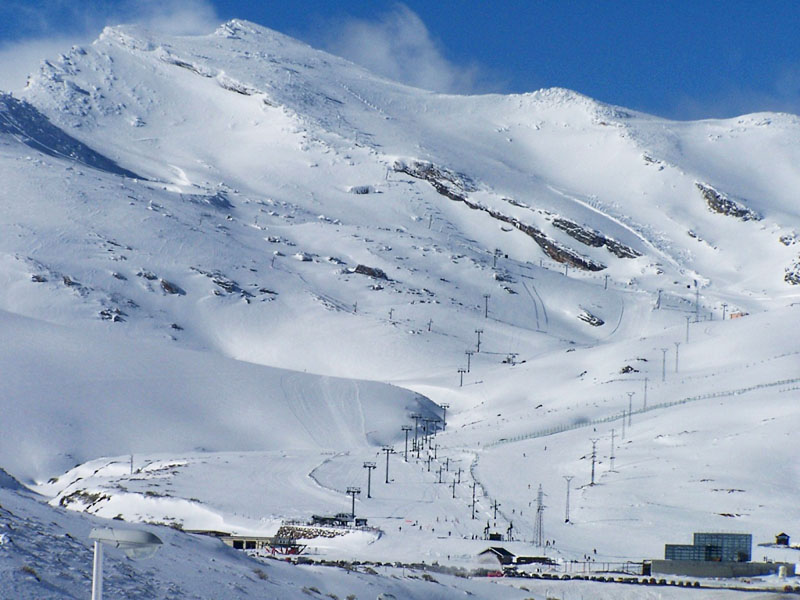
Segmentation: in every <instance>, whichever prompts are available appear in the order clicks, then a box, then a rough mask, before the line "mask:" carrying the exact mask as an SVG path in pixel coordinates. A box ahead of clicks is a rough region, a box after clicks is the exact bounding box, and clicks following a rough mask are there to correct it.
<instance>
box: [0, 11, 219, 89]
mask: <svg viewBox="0 0 800 600" xmlns="http://www.w3.org/2000/svg"><path fill="white" fill-rule="evenodd" d="M11 10H14V11H19V12H18V14H19V15H20V16H23V17H24V20H25V22H26V23H28V24H29V25H30V26H31V27H35V33H34V34H32V37H27V38H23V39H20V40H16V41H13V42H9V43H6V44H3V45H0V90H4V91H12V92H13V91H16V90H19V89H21V88H23V87H24V86H25V83H26V81H27V77H28V75H29V74H31V73H34V72H35V71H36V70H37V69H38V67H39V64H40V63H41V61H42V60H44V59H47V58H54V57H55V56H57V55H58V54H62V53H64V52H66V51H67V50H69V49H70V47H72V46H73V45H75V44H78V45H80V44H88V43H90V42H91V41H92V40H94V39H96V38H97V36H98V35H99V34H100V31H102V29H103V27H105V26H106V25H119V24H121V23H137V24H140V25H142V26H144V27H146V28H148V29H150V30H153V31H157V32H162V33H166V34H169V35H189V34H202V33H209V32H211V31H213V30H214V29H215V28H216V27H217V26H218V25H219V23H220V20H219V18H218V17H217V14H216V11H215V10H214V6H213V5H212V4H211V2H209V1H208V0H119V1H117V2H113V3H107V2H94V1H92V2H69V3H68V2H65V1H63V0H51V1H50V2H41V3H26V4H25V5H24V6H23V5H22V4H19V3H14V2H13V0H12V3H11V4H10V5H7V6H6V7H5V8H4V11H5V12H6V14H8V12H9V11H11Z"/></svg>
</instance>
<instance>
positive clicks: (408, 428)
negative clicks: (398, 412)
mask: <svg viewBox="0 0 800 600" xmlns="http://www.w3.org/2000/svg"><path fill="white" fill-rule="evenodd" d="M400 429H402V430H403V431H405V432H406V448H405V450H404V452H403V456H404V459H405V461H406V462H408V434H409V432H410V431H411V425H403V426H402V427H401V428H400Z"/></svg>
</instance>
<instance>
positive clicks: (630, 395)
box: [628, 392, 636, 427]
mask: <svg viewBox="0 0 800 600" xmlns="http://www.w3.org/2000/svg"><path fill="white" fill-rule="evenodd" d="M634 394H636V392H628V427H630V426H631V413H632V412H633V396H634Z"/></svg>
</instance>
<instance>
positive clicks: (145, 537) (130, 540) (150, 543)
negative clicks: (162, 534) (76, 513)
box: [89, 527, 163, 560]
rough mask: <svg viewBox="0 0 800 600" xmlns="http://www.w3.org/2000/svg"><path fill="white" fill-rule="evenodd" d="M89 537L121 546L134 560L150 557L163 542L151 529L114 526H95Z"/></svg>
mask: <svg viewBox="0 0 800 600" xmlns="http://www.w3.org/2000/svg"><path fill="white" fill-rule="evenodd" d="M89 539H90V540H94V541H95V542H100V543H101V544H105V545H107V546H112V547H114V548H119V549H120V550H123V551H124V552H125V554H126V555H127V556H128V558H131V559H134V560H142V559H145V558H150V557H151V556H153V555H154V554H155V553H156V552H157V551H158V549H159V547H161V545H162V543H163V542H162V541H161V540H160V539H159V538H158V536H156V535H153V534H152V533H150V532H149V531H141V530H139V529H117V528H112V527H95V528H94V529H92V531H91V533H90V534H89Z"/></svg>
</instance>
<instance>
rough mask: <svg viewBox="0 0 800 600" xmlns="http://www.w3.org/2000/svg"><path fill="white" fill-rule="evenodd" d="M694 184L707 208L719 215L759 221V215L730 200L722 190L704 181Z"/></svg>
mask: <svg viewBox="0 0 800 600" xmlns="http://www.w3.org/2000/svg"><path fill="white" fill-rule="evenodd" d="M695 186H697V189H698V190H700V193H701V194H702V195H703V198H704V199H705V201H706V204H707V205H708V208H709V210H711V211H712V212H715V213H719V214H721V215H727V216H729V217H736V218H737V219H741V220H742V221H760V220H761V215H759V214H758V213H757V212H755V211H753V210H751V209H749V208H747V207H746V206H745V205H744V204H741V203H739V202H736V201H735V200H731V199H730V198H728V197H727V196H726V195H725V194H723V193H722V192H720V191H718V190H715V189H714V188H713V187H711V186H710V185H706V184H705V183H700V182H699V181H698V182H695Z"/></svg>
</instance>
